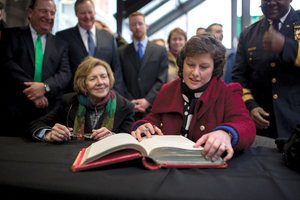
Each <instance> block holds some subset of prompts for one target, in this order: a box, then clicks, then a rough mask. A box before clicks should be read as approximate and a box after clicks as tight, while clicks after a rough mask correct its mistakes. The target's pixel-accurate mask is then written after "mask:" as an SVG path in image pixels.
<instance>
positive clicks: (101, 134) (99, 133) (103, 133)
mask: <svg viewBox="0 0 300 200" xmlns="http://www.w3.org/2000/svg"><path fill="white" fill-rule="evenodd" d="M112 135H113V133H112V132H111V131H110V130H108V129H107V128H105V127H102V128H100V129H97V130H93V133H92V135H91V139H93V140H102V139H104V138H106V137H109V136H112Z"/></svg>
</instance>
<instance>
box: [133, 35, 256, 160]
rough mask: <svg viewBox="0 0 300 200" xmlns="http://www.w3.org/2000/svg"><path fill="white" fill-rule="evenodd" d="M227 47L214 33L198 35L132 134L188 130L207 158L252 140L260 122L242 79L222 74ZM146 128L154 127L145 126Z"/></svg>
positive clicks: (230, 153)
mask: <svg viewBox="0 0 300 200" xmlns="http://www.w3.org/2000/svg"><path fill="white" fill-rule="evenodd" d="M225 51H226V50H225V47H224V46H223V45H222V44H221V43H220V42H219V41H218V40H217V39H216V37H215V36H214V35H213V34H202V35H197V36H194V37H192V38H191V39H190V40H189V41H187V42H186V43H185V45H184V46H183V48H182V49H181V51H180V52H179V54H178V56H177V65H178V67H179V71H178V76H179V77H178V78H177V79H175V80H174V81H172V82H170V83H168V84H165V85H163V86H162V88H161V90H160V92H159V93H158V95H157V97H156V99H155V102H154V103H153V106H152V110H151V113H149V114H148V115H147V116H146V117H145V118H144V119H142V120H139V121H137V122H135V123H134V124H133V126H132V128H131V130H132V132H131V134H132V136H134V137H135V138H137V139H138V140H139V141H140V140H141V136H143V135H146V136H147V137H151V134H159V135H162V134H165V135H179V134H181V135H183V136H185V137H187V138H189V139H190V140H192V141H195V142H196V144H195V145H194V147H199V146H200V145H202V144H205V145H204V149H203V151H202V154H203V155H205V158H206V159H211V160H212V161H215V160H216V159H217V158H218V157H220V156H221V155H222V154H223V153H224V152H225V151H227V155H226V156H225V157H224V158H223V160H224V161H227V160H229V159H231V158H232V156H233V153H234V150H236V151H239V150H243V149H246V148H248V147H250V146H251V145H252V143H253V142H254V139H255V135H256V132H255V125H254V122H253V121H252V119H251V117H250V116H249V111H248V110H247V109H246V106H245V104H244V101H243V99H242V94H243V91H242V87H241V86H240V85H239V84H238V83H230V84H229V85H226V84H225V83H224V82H223V81H222V79H221V77H222V74H223V66H224V62H225ZM146 128H148V129H149V131H144V130H145V129H146Z"/></svg>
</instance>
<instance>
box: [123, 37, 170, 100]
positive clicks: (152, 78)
mask: <svg viewBox="0 0 300 200" xmlns="http://www.w3.org/2000/svg"><path fill="white" fill-rule="evenodd" d="M118 52H119V56H120V62H121V66H122V70H123V77H124V83H125V86H124V87H125V94H124V96H125V97H126V98H127V99H129V100H133V99H140V98H145V99H146V100H147V101H148V102H150V103H151V104H153V102H154V99H155V97H156V95H157V94H158V92H159V90H160V88H161V86H162V85H163V84H165V83H166V82H167V77H168V63H169V61H168V55H167V50H166V48H165V47H162V46H159V45H157V44H155V43H153V42H150V41H148V44H147V47H146V50H145V53H144V57H143V59H142V61H140V59H139V57H138V55H137V52H136V51H135V49H134V45H133V43H131V44H128V45H125V46H122V47H120V48H119V49H118Z"/></svg>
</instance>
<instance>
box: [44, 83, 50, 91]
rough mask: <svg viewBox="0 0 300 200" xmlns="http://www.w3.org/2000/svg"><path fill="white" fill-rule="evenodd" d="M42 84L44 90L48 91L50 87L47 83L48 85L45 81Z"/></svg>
mask: <svg viewBox="0 0 300 200" xmlns="http://www.w3.org/2000/svg"><path fill="white" fill-rule="evenodd" d="M44 85H45V89H46V92H50V87H49V85H48V84H47V83H44Z"/></svg>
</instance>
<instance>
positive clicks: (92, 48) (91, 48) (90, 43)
mask: <svg viewBox="0 0 300 200" xmlns="http://www.w3.org/2000/svg"><path fill="white" fill-rule="evenodd" d="M86 33H87V34H88V47H89V55H90V56H92V57H94V56H95V50H96V48H95V44H94V41H93V38H92V36H91V31H86Z"/></svg>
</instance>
